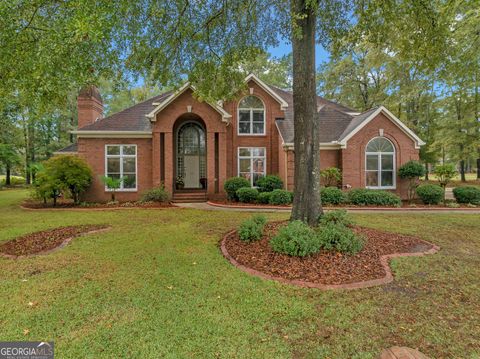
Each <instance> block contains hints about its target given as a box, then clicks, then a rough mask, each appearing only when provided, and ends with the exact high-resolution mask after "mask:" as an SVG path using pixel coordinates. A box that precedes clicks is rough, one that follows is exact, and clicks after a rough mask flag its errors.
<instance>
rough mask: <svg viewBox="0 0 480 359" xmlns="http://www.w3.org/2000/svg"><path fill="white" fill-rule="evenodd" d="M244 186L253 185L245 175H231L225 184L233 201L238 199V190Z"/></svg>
mask: <svg viewBox="0 0 480 359" xmlns="http://www.w3.org/2000/svg"><path fill="white" fill-rule="evenodd" d="M243 187H251V185H250V181H249V180H247V179H246V178H243V177H231V178H229V179H227V180H226V181H225V183H224V185H223V189H224V190H225V192H227V197H228V199H229V200H231V201H237V200H238V197H237V190H238V189H240V188H243Z"/></svg>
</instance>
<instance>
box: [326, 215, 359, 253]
mask: <svg viewBox="0 0 480 359" xmlns="http://www.w3.org/2000/svg"><path fill="white" fill-rule="evenodd" d="M317 236H318V241H319V244H320V247H321V248H323V249H325V250H328V251H330V250H334V251H337V252H341V253H348V254H356V253H358V252H360V251H361V249H362V248H363V240H362V238H361V237H359V236H357V235H356V234H355V233H354V232H353V231H352V230H351V229H350V228H348V227H346V226H344V225H343V224H341V223H340V222H337V223H335V222H333V221H331V222H327V223H326V224H324V225H322V226H321V227H320V228H319V229H318V234H317Z"/></svg>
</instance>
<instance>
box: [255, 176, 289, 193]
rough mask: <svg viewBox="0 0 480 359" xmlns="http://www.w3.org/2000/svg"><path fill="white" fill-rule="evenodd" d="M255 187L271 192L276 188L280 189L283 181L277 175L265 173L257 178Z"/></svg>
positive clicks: (260, 190)
mask: <svg viewBox="0 0 480 359" xmlns="http://www.w3.org/2000/svg"><path fill="white" fill-rule="evenodd" d="M257 187H258V191H259V192H272V191H273V190H276V189H282V188H283V181H282V179H281V178H280V177H278V176H275V175H266V176H264V177H261V178H259V179H258V180H257Z"/></svg>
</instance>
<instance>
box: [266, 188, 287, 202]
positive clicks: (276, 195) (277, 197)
mask: <svg viewBox="0 0 480 359" xmlns="http://www.w3.org/2000/svg"><path fill="white" fill-rule="evenodd" d="M292 201H293V195H292V193H291V192H289V191H286V190H284V189H276V190H274V191H272V192H270V202H269V203H270V204H273V205H276V206H279V205H283V204H290V203H292Z"/></svg>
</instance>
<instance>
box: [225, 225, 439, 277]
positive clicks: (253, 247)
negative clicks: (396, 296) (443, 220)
mask: <svg viewBox="0 0 480 359" xmlns="http://www.w3.org/2000/svg"><path fill="white" fill-rule="evenodd" d="M286 223H287V222H285V221H282V222H270V223H267V224H266V226H265V231H264V235H263V237H262V239H261V240H259V241H257V242H253V243H247V242H243V241H241V240H240V239H239V238H238V233H237V232H236V231H235V232H231V233H229V234H228V235H227V236H226V237H225V239H224V241H223V246H224V249H225V250H226V251H227V252H228V255H229V256H230V257H231V258H233V259H234V260H235V261H236V262H237V263H238V264H240V265H242V266H244V267H246V268H247V269H253V270H256V271H259V272H261V273H263V274H266V275H267V276H272V277H275V278H281V279H285V280H287V281H295V282H298V281H304V282H309V283H315V284H321V285H344V284H350V283H358V282H364V281H371V280H376V279H382V278H385V277H386V276H387V273H386V270H385V267H384V265H383V264H382V262H381V257H382V256H384V255H391V254H397V253H423V252H426V251H429V250H432V249H433V248H434V247H435V246H434V245H432V244H430V243H428V242H425V241H423V240H421V239H419V238H417V237H414V236H408V235H402V234H396V233H389V232H383V231H380V230H376V229H372V228H365V227H360V226H355V227H353V230H354V231H355V232H356V233H357V234H360V235H363V236H364V238H365V242H364V247H363V249H362V250H361V251H360V252H359V253H357V254H356V255H347V254H341V253H337V252H330V251H321V252H320V253H317V254H315V255H312V256H308V257H304V258H300V257H291V256H288V255H285V254H279V253H275V252H274V251H273V250H272V249H271V247H270V245H269V241H270V239H271V238H272V237H273V236H274V235H275V234H276V233H277V231H278V229H279V228H280V227H281V226H285V225H286ZM228 255H227V257H228ZM271 279H272V278H271Z"/></svg>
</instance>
